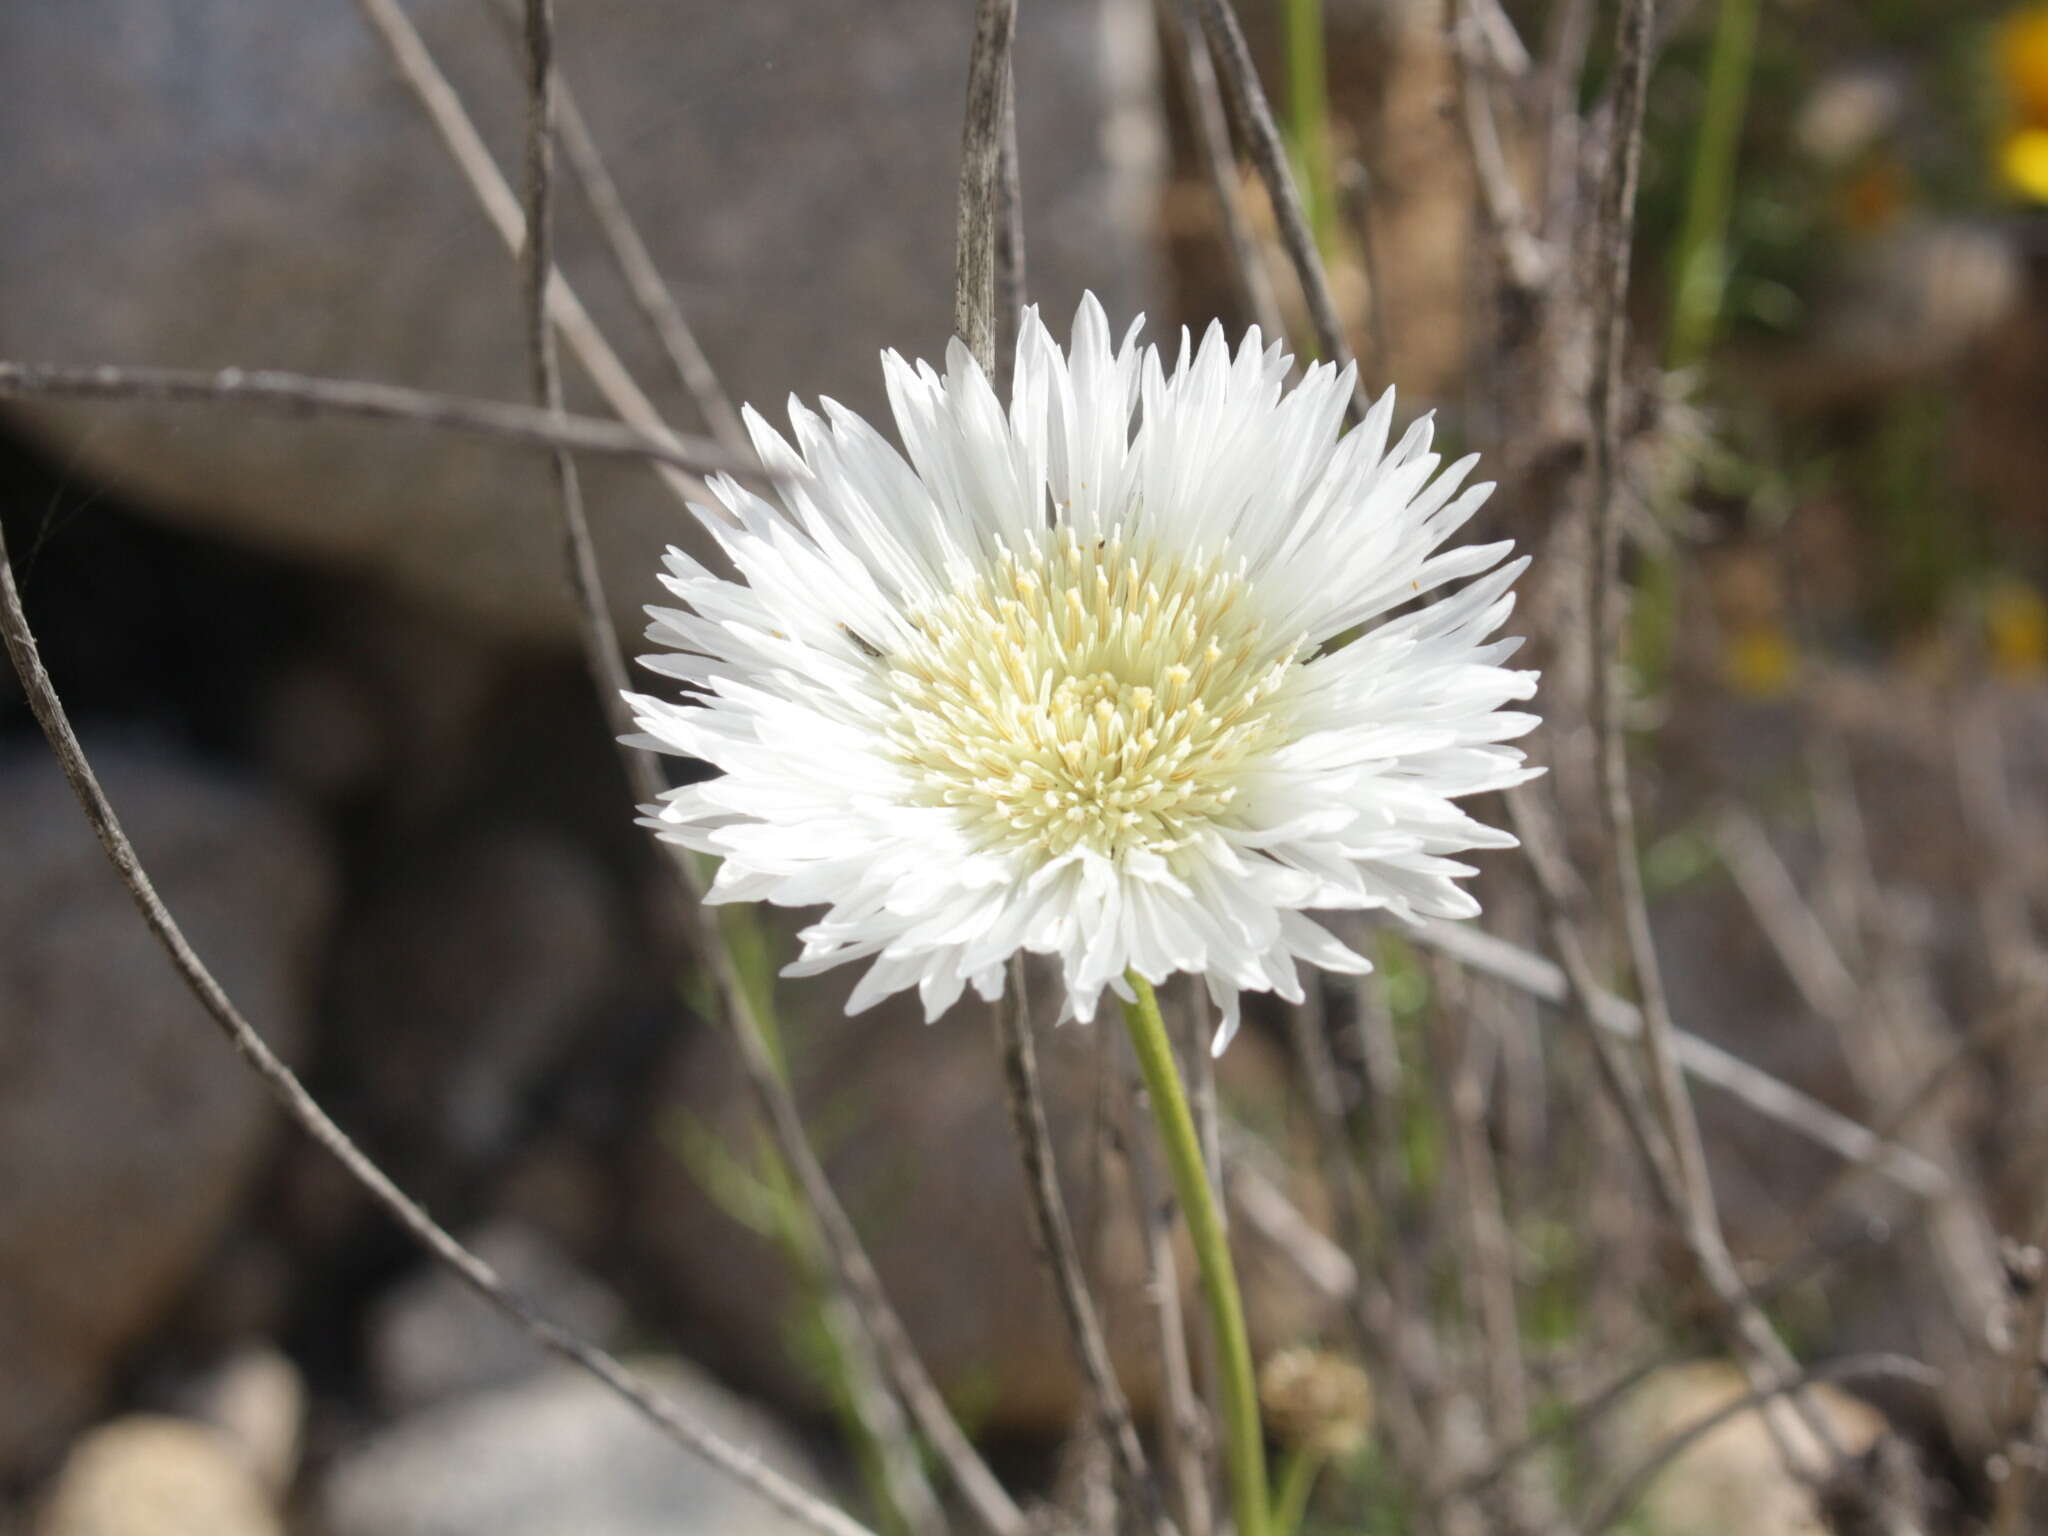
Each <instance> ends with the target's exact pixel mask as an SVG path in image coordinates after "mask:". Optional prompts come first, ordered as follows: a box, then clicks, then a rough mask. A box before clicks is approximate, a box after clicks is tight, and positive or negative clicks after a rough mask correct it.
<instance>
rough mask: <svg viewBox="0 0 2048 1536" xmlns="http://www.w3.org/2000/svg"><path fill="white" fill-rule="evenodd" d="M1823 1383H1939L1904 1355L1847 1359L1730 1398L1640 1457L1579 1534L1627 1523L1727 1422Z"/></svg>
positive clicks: (1937, 1377) (1935, 1376) (1596, 1534)
mask: <svg viewBox="0 0 2048 1536" xmlns="http://www.w3.org/2000/svg"><path fill="white" fill-rule="evenodd" d="M1824 1381H1906V1382H1911V1383H1912V1384H1913V1385H1915V1386H1919V1387H1935V1386H1939V1385H1940V1383H1941V1377H1940V1374H1939V1373H1938V1372H1936V1371H1933V1370H1930V1369H1929V1368H1928V1367H1927V1366H1925V1365H1922V1364H1921V1363H1920V1362H1919V1361H1918V1360H1913V1359H1910V1358H1908V1357H1907V1356H1904V1355H1846V1356H1844V1357H1843V1358H1841V1359H1839V1360H1829V1361H1826V1362H1824V1363H1822V1364H1820V1365H1815V1366H1810V1367H1808V1368H1807V1369H1805V1370H1803V1371H1801V1372H1800V1373H1799V1374H1798V1375H1797V1376H1795V1377H1792V1378H1790V1379H1789V1380H1786V1381H1781V1382H1777V1383H1774V1384H1772V1385H1770V1386H1765V1387H1756V1388H1752V1389H1751V1390H1750V1391H1747V1392H1744V1393H1742V1394H1741V1395H1740V1396H1738V1397H1733V1398H1730V1399H1729V1400H1728V1401H1727V1402H1725V1403H1723V1404H1722V1405H1721V1406H1720V1407H1718V1408H1716V1409H1715V1410H1714V1411H1713V1412H1711V1413H1706V1414H1702V1415H1701V1416H1700V1417H1699V1418H1697V1419H1694V1420H1693V1421H1692V1422H1691V1423H1689V1424H1687V1425H1685V1426H1684V1427H1683V1428H1682V1429H1679V1430H1678V1431H1677V1432H1676V1433H1674V1434H1672V1435H1670V1436H1668V1437H1667V1438H1666V1439H1664V1440H1663V1441H1662V1442H1660V1443H1659V1444H1658V1445H1657V1446H1656V1447H1655V1448H1654V1449H1652V1450H1651V1451H1650V1452H1649V1453H1648V1454H1647V1455H1645V1456H1644V1457H1643V1459H1642V1461H1641V1462H1639V1463H1638V1464H1637V1465H1636V1466H1635V1467H1634V1468H1633V1469H1632V1470H1631V1471H1630V1472H1629V1474H1628V1475H1627V1476H1626V1477H1624V1478H1622V1479H1621V1481H1620V1482H1619V1484H1618V1485H1617V1486H1616V1487H1615V1490H1614V1492H1613V1493H1611V1494H1610V1495H1608V1497H1607V1498H1605V1499H1603V1500H1602V1501H1601V1502H1600V1504H1599V1506H1598V1508H1597V1509H1596V1510H1595V1511H1594V1513H1593V1514H1591V1515H1589V1516H1588V1517H1587V1518H1586V1520H1585V1521H1584V1529H1585V1530H1586V1532H1587V1536H1600V1532H1602V1531H1605V1530H1608V1529H1610V1528H1611V1527H1613V1526H1615V1525H1617V1524H1619V1523H1620V1522H1621V1521H1622V1520H1624V1519H1626V1518H1627V1517H1628V1515H1629V1514H1630V1513H1631V1512H1632V1511H1633V1510H1634V1509H1635V1507H1636V1505H1637V1504H1639V1503H1641V1502H1642V1498H1643V1495H1644V1494H1645V1493H1647V1492H1649V1490H1650V1484H1651V1483H1653V1482H1655V1481H1656V1479H1657V1474H1658V1473H1660V1472H1662V1471H1663V1470H1664V1469H1665V1468H1666V1467H1668V1466H1670V1465H1671V1463H1672V1462H1674V1461H1676V1460H1677V1459H1678V1458H1679V1457H1680V1456H1682V1455H1684V1454H1685V1453H1686V1451H1688V1450H1690V1449H1691V1448H1692V1447H1693V1446H1695V1445H1697V1444H1698V1443H1699V1442H1700V1441H1701V1440H1703V1439H1705V1438H1706V1437H1707V1436H1708V1435H1710V1434H1712V1433H1713V1432H1714V1431H1715V1430H1717V1429H1719V1428H1720V1427H1721V1426H1722V1425H1723V1424H1726V1423H1727V1422H1728V1421H1729V1420H1730V1419H1733V1418H1736V1417H1738V1416H1740V1415H1742V1414H1745V1413H1748V1412H1749V1411H1750V1410H1751V1409H1753V1408H1761V1407H1763V1406H1765V1405H1766V1404H1769V1403H1771V1402H1773V1401H1776V1400H1777V1399H1779V1398H1782V1397H1784V1396H1786V1395H1787V1394H1789V1393H1793V1392H1803V1391H1805V1390H1806V1389H1807V1388H1809V1387H1812V1386H1815V1385H1817V1384H1818V1383H1820V1382H1824Z"/></svg>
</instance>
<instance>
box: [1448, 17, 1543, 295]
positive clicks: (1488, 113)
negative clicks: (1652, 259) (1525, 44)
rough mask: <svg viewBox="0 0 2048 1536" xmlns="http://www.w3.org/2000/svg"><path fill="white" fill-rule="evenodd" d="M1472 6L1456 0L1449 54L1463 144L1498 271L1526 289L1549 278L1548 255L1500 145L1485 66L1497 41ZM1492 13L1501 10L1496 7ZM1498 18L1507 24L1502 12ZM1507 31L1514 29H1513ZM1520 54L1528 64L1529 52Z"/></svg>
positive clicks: (1521, 289)
mask: <svg viewBox="0 0 2048 1536" xmlns="http://www.w3.org/2000/svg"><path fill="white" fill-rule="evenodd" d="M1476 12H1477V8H1476V7H1475V6H1474V5H1473V4H1472V0H1458V4H1457V5H1456V7H1455V15H1454V19H1453V22H1452V37H1451V57H1452V60H1453V64H1454V69H1455V75H1456V79H1457V85H1458V99H1459V105H1460V106H1461V107H1462V109H1463V112H1462V115H1463V117H1464V120H1465V148H1466V151H1467V153H1468V154H1469V156H1470V157H1471V161H1472V177H1473V180H1474V181H1475V182H1476V183H1477V184H1478V187H1479V201H1480V206H1481V207H1483V208H1484V209H1485V210H1486V219H1487V224H1488V226H1489V228H1490V230H1491V232H1492V234H1493V238H1494V242H1495V244H1496V245H1497V246H1498V247H1499V251H1500V261H1501V271H1502V272H1503V274H1504V275H1505V276H1506V278H1507V280H1508V282H1509V283H1510V284H1511V285H1513V287H1514V288H1515V289H1516V290H1517V291H1518V292H1520V293H1523V294H1530V293H1534V292H1535V291H1536V290H1538V289H1539V288H1541V287H1542V286H1543V285H1544V283H1545V281H1546V280H1547V279H1548V278H1549V276H1550V261H1551V257H1550V252H1549V250H1548V249H1547V248H1546V247H1545V246H1544V245H1543V243H1542V242H1541V241H1540V240H1538V239H1537V237H1536V234H1535V231H1534V230H1533V229H1532V228H1531V226H1530V220H1529V209H1528V205H1527V203H1526V202H1525V200H1524V199H1523V197H1522V189H1521V187H1520V186H1519V185H1517V184H1516V181H1515V173H1514V170H1513V169H1512V168H1511V167H1510V166H1509V164H1508V159H1507V151H1506V150H1505V149H1504V148H1503V147H1502V145H1501V137H1500V117H1499V113H1498V112H1497V110H1496V108H1495V102H1494V91H1493V84H1494V72H1493V69H1492V68H1490V67H1489V65H1490V64H1492V63H1493V62H1494V61H1495V60H1496V58H1497V49H1498V44H1497V43H1495V44H1494V45H1493V46H1486V44H1487V38H1486V36H1485V33H1484V28H1485V23H1484V22H1483V21H1482V19H1481V17H1480V16H1479V15H1478V14H1477V13H1476ZM1492 14H1493V15H1495V16H1499V10H1498V8H1497V7H1496V8H1494V10H1493V12H1492ZM1500 20H1501V24H1503V25H1505V24H1506V18H1505V17H1501V18H1500ZM1509 35H1510V36H1512V35H1513V34H1512V29H1510V33H1509ZM1482 46H1486V52H1487V59H1486V60H1481V59H1480V58H1478V57H1475V55H1476V54H1477V53H1478V52H1479V51H1480V49H1481V48H1482ZM1516 46H1517V47H1519V46H1520V44H1519V41H1517V44H1516ZM1521 58H1522V62H1523V64H1524V66H1525V67H1526V65H1527V63H1528V56H1527V55H1526V54H1523V55H1522V56H1521Z"/></svg>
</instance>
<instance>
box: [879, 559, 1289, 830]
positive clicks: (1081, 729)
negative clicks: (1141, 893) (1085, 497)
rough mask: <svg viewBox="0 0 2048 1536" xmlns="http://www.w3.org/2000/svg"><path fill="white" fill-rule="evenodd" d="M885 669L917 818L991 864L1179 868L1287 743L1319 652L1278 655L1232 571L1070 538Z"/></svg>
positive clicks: (956, 604) (943, 609)
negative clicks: (1149, 855)
mask: <svg viewBox="0 0 2048 1536" xmlns="http://www.w3.org/2000/svg"><path fill="white" fill-rule="evenodd" d="M911 623H912V626H913V628H915V630H916V631H917V634H918V639H917V640H916V641H915V642H914V643H913V644H912V645H910V646H908V647H906V648H905V649H904V650H902V651H900V652H898V653H896V654H894V655H891V656H889V657H888V658H886V661H885V663H884V664H885V665H886V666H887V667H888V669H889V681H890V690H891V696H892V701H893V704H894V706H895V707H894V711H893V714H892V717H891V720H890V723H889V727H888V733H889V740H890V743H891V746H892V748H893V750H894V752H895V755H896V757H897V759H898V761H900V762H901V763H903V764H904V765H905V766H906V767H907V768H908V769H909V770H910V771H911V773H912V775H913V776H914V778H915V780H916V782H917V786H918V791H917V793H918V798H919V801H920V803H922V804H926V805H943V806H950V807H953V808H954V809H956V810H957V811H958V812H959V813H960V814H961V816H962V817H963V818H964V820H965V823H966V825H967V827H968V828H969V830H970V833H971V834H972V835H974V836H975V837H977V839H978V840H979V841H980V842H981V845H982V846H984V847H988V848H998V849H1014V850H1022V851H1026V852H1030V853H1034V854H1037V855H1039V856H1040V857H1041V858H1044V859H1051V858H1055V857H1058V856H1059V855H1061V854H1064V853H1067V852H1070V851H1071V850H1073V849H1074V848H1076V847H1087V848H1091V849H1093V850H1094V851H1096V852H1098V853H1101V854H1104V855H1106V856H1108V857H1110V858H1112V859H1114V858H1117V857H1119V856H1121V855H1123V854H1125V853H1127V852H1129V851H1131V850H1133V849H1145V850H1149V851H1151V852H1154V853H1161V854H1164V853H1169V852H1171V851H1172V850H1173V849H1175V848H1178V847H1180V846H1181V845H1182V844H1183V843H1185V842H1186V841H1187V839H1188V837H1189V835H1190V833H1191V832H1193V831H1195V830H1197V829H1198V828H1200V827H1201V826H1203V825H1204V824H1207V823H1212V822H1216V821H1219V820H1223V819H1225V818H1227V817H1229V816H1230V814H1231V812H1232V806H1233V805H1234V803H1235V802H1236V801H1237V800H1238V798H1239V795H1240V789H1241V780H1242V777H1243V773H1244V769H1245V767H1246V765H1247V764H1249V763H1252V762H1255V761H1257V760H1258V759H1259V757H1260V756H1261V755H1262V754H1264V753H1266V752H1269V751H1271V750H1272V749H1273V748H1274V747H1276V746H1278V745H1280V744H1282V743H1283V742H1284V741H1285V740H1286V739H1287V730H1288V719H1287V716H1288V713H1289V711H1288V709H1287V707H1286V706H1287V701H1286V692H1285V689H1284V687H1283V685H1284V684H1285V682H1286V680H1287V678H1288V675H1289V672H1290V670H1291V669H1292V668H1293V666H1294V664H1295V662H1296V660H1297V659H1298V658H1299V657H1300V655H1301V653H1302V650H1303V648H1304V645H1305V639H1303V638H1297V639H1294V640H1292V641H1279V640H1276V639H1275V637H1274V635H1273V634H1272V633H1271V632H1270V631H1269V629H1268V627H1267V625H1266V624H1265V622H1264V621H1263V619H1262V618H1261V617H1260V616H1259V614H1258V613H1257V612H1256V611H1255V606H1254V604H1252V603H1251V602H1250V601H1249V600H1248V596H1247V587H1246V582H1245V580H1244V577H1243V575H1242V574H1241V573H1240V572H1239V571H1237V570H1234V569H1232V568H1230V567H1228V566H1226V565H1225V564H1224V563H1223V562H1222V561H1221V560H1220V559H1203V558H1201V557H1200V556H1199V555H1198V556H1196V557H1195V558H1193V559H1187V560H1183V559H1180V558H1177V557H1175V556H1173V555H1168V554H1163V553H1161V552H1160V551H1157V550H1155V549H1152V548H1150V547H1147V546H1138V545H1130V544H1126V543H1125V541H1124V540H1123V539H1122V537H1121V536H1113V537H1111V538H1109V539H1107V540H1099V541H1095V542H1093V543H1090V544H1082V543H1080V542H1078V541H1077V540H1076V539H1075V537H1074V535H1073V532H1072V530H1071V529H1064V528H1063V529H1059V530H1057V531H1050V532H1048V533H1047V534H1046V535H1045V536H1044V538H1042V539H1041V540H1039V541H1038V542H1037V543H1036V544H1035V545H1034V546H1032V547H1030V548H1027V549H1025V550H1023V551H1011V550H1007V549H1006V550H1005V551H1004V552H1003V554H1002V555H1001V557H1000V558H999V559H998V560H997V561H996V563H995V565H994V567H993V568H992V569H990V570H988V571H986V572H984V573H982V574H980V575H978V576H976V577H974V578H972V579H970V580H967V581H964V582H962V583H961V584H960V585H959V586H957V587H956V588H955V589H954V590H953V592H952V593H950V594H949V595H948V596H946V597H945V598H943V599H941V600H940V601H938V602H936V603H933V604H931V605H930V606H929V607H927V608H925V609H923V610H922V611H920V612H919V613H917V614H915V615H914V616H913V617H912V620H911Z"/></svg>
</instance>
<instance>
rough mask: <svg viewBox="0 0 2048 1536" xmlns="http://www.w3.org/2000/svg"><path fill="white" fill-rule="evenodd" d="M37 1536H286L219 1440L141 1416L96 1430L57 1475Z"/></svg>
mask: <svg viewBox="0 0 2048 1536" xmlns="http://www.w3.org/2000/svg"><path fill="white" fill-rule="evenodd" d="M35 1531H36V1536H283V1533H284V1522H283V1521H282V1520H281V1519H280V1518H279V1517H278V1513H277V1511H276V1509H275V1508H274V1507H273V1506H272V1504H271V1501H270V1498H269V1496H268V1495H267V1494H266V1493H265V1491H264V1488H263V1485H262V1483H261V1481H260V1480H259V1479H258V1477H257V1476H256V1474H255V1473H254V1472H253V1471H251V1470H250V1468H249V1467H248V1466H247V1465H246V1464H245V1463H244V1462H243V1461H242V1459H241V1458H240V1457H239V1456H237V1455H236V1453H235V1451H234V1449H233V1448H232V1447H231V1446H229V1445H227V1444H226V1443H225V1442H223V1440H222V1439H221V1437H220V1436H219V1435H217V1434H216V1433H215V1432H214V1431H212V1430H210V1429H208V1428H206V1427H205V1426H204V1425H200V1424H192V1423H188V1422H186V1421H185V1420H183V1419H170V1418H155V1417H149V1416H145V1415H141V1414H136V1415H131V1416H130V1417H128V1418H124V1419H116V1420H115V1421H114V1422H113V1423H111V1424H106V1425H103V1426H101V1427H100V1428H98V1429H96V1430H94V1431H93V1432H92V1433H91V1434H89V1435H87V1436H86V1437H85V1438H84V1439H82V1440H80V1441H79V1442H78V1444H77V1445H76V1446H75V1447H74V1448H73V1449H72V1452H71V1455H70V1456H69V1457H68V1458H67V1459H66V1461H65V1463H64V1469H63V1471H62V1472H60V1473H59V1474H58V1476H57V1482H56V1486H55V1488H54V1489H53V1490H52V1492H51V1494H50V1497H49V1500H48V1502H47V1504H46V1505H45V1506H44V1509H43V1513H42V1516H41V1518H40V1519H39V1520H38V1521H37V1522H36V1525H35Z"/></svg>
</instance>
